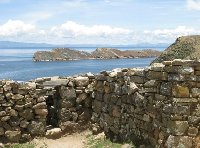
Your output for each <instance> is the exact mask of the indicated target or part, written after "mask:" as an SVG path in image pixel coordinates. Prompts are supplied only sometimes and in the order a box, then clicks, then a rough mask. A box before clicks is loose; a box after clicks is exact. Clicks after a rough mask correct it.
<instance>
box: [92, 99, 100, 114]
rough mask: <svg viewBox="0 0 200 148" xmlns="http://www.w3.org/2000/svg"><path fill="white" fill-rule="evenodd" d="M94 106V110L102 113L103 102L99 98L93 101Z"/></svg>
mask: <svg viewBox="0 0 200 148" xmlns="http://www.w3.org/2000/svg"><path fill="white" fill-rule="evenodd" d="M92 108H93V110H94V112H96V113H99V114H100V113H101V110H102V102H101V101H98V100H94V101H93V103H92Z"/></svg>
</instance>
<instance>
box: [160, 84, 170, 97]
mask: <svg viewBox="0 0 200 148" xmlns="http://www.w3.org/2000/svg"><path fill="white" fill-rule="evenodd" d="M171 91H172V83H170V82H162V83H161V86H160V94H161V95H166V96H170V95H171Z"/></svg>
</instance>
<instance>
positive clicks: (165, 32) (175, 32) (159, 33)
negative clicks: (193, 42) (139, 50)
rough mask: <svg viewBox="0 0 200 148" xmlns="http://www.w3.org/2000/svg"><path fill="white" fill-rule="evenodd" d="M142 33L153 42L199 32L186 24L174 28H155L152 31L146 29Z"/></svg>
mask: <svg viewBox="0 0 200 148" xmlns="http://www.w3.org/2000/svg"><path fill="white" fill-rule="evenodd" d="M144 34H146V35H147V37H149V38H151V39H153V40H154V42H167V41H171V40H175V39H176V38H177V37H180V36H186V35H195V34H200V30H196V29H194V28H189V27H186V26H178V27H176V28H174V29H156V30H153V31H149V30H146V31H144Z"/></svg>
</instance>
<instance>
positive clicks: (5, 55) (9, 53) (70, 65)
mask: <svg viewBox="0 0 200 148" xmlns="http://www.w3.org/2000/svg"><path fill="white" fill-rule="evenodd" d="M38 50H51V49H48V48H47V49H0V79H12V80H16V81H27V80H31V79H35V78H38V77H49V76H73V75H76V74H84V73H87V72H92V73H99V72H100V71H103V70H112V69H114V68H131V67H146V66H148V65H149V64H150V62H151V61H152V60H153V59H154V58H138V59H112V60H77V61H56V62H33V61H32V56H33V53H34V52H36V51H38ZM85 51H91V49H90V48H87V49H85Z"/></svg>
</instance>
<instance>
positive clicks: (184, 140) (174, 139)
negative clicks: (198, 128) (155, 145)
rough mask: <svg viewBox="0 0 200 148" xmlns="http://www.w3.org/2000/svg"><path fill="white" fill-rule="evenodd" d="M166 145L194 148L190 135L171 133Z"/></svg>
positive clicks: (170, 147) (171, 147)
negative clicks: (173, 134)
mask: <svg viewBox="0 0 200 148" xmlns="http://www.w3.org/2000/svg"><path fill="white" fill-rule="evenodd" d="M165 146H166V147H169V148H173V147H177V148H179V147H181V148H192V146H193V145H192V138H191V137H188V136H181V137H179V136H172V135H170V136H169V137H168V139H167V142H166V144H165Z"/></svg>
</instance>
